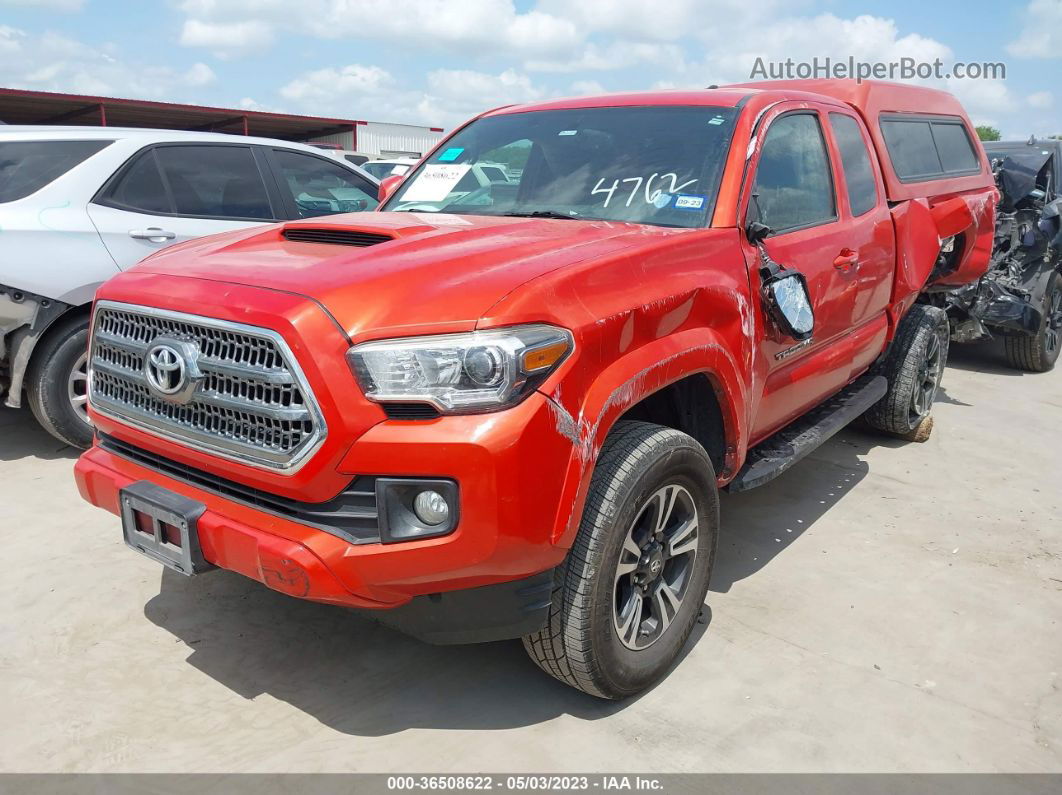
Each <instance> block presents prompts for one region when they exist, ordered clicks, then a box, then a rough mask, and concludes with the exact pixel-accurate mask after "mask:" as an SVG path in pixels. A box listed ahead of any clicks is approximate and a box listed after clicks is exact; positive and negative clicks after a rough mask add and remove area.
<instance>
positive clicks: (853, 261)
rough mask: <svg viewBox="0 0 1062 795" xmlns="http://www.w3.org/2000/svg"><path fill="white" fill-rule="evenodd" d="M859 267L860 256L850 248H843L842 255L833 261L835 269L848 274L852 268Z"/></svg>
mask: <svg viewBox="0 0 1062 795" xmlns="http://www.w3.org/2000/svg"><path fill="white" fill-rule="evenodd" d="M858 266H859V254H858V253H857V252H855V251H852V249H850V248H842V249H841V253H840V254H838V255H837V257H836V259H834V261H833V267H835V268H837V270H839V271H844V272H845V273H847V272H848V271H850V270H851V269H852V268H855V267H858Z"/></svg>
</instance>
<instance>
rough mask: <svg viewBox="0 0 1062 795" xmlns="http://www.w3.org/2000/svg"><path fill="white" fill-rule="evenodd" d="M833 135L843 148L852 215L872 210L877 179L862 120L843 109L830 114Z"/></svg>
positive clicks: (845, 176)
mask: <svg viewBox="0 0 1062 795" xmlns="http://www.w3.org/2000/svg"><path fill="white" fill-rule="evenodd" d="M830 126H831V127H832V128H833V137H834V138H836V139H837V148H838V149H839V150H840V152H841V165H842V166H844V181H845V184H846V185H847V186H848V203H849V204H850V205H851V207H852V215H855V216H859V215H863V213H867V212H870V210H872V209H873V208H874V207H875V205H877V203H878V189H877V182H876V180H875V179H874V169H873V168H872V166H871V164H870V152H868V151H867V145H866V141H864V140H863V134H862V132H860V129H859V122H857V121H856V120H855V119H853V118H852V117H851V116H845V115H844V114H843V113H831V114H830Z"/></svg>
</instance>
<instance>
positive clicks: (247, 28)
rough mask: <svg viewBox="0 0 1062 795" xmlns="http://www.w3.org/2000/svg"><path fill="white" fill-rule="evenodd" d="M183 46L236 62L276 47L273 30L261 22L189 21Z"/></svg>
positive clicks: (181, 39) (182, 39)
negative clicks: (257, 52)
mask: <svg viewBox="0 0 1062 795" xmlns="http://www.w3.org/2000/svg"><path fill="white" fill-rule="evenodd" d="M179 41H180V43H181V44H183V45H184V46H186V47H205V48H207V49H209V50H210V51H211V52H212V53H214V55H216V56H217V57H219V58H233V57H238V56H240V55H245V54H246V53H248V52H252V51H254V50H261V49H264V48H265V47H267V46H268V45H270V44H272V43H273V28H272V27H271V26H270V25H268V24H266V23H265V22H262V21H260V20H253V19H250V20H244V21H243V22H200V21H199V20H197V19H189V20H187V21H185V23H184V27H182V28H181V37H180V39H179Z"/></svg>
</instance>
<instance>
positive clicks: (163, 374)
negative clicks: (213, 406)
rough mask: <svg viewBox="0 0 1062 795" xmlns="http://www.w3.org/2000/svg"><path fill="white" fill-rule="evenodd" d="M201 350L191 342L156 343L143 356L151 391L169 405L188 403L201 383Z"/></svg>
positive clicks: (168, 341) (178, 340) (145, 376)
mask: <svg viewBox="0 0 1062 795" xmlns="http://www.w3.org/2000/svg"><path fill="white" fill-rule="evenodd" d="M198 358H199V348H198V346H197V345H196V344H195V343H194V342H191V341H187V340H180V339H166V338H162V339H155V340H154V341H153V342H152V344H150V345H149V346H148V350H147V355H145V356H144V371H143V372H144V379H145V380H146V381H147V386H148V389H149V390H151V392H152V393H153V394H154V395H155V396H156V397H159V398H161V399H163V400H165V401H167V402H170V403H187V402H188V401H189V400H191V399H192V394H193V393H194V392H195V390H196V387H197V386H198V385H199V382H200V380H202V374H201V373H200V372H199V368H198V367H197V360H198Z"/></svg>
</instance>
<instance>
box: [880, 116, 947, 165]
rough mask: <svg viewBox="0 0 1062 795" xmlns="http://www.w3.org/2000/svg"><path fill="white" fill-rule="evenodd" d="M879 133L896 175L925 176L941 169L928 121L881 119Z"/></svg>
mask: <svg viewBox="0 0 1062 795" xmlns="http://www.w3.org/2000/svg"><path fill="white" fill-rule="evenodd" d="M881 134H882V136H884V138H885V147H886V148H887V149H888V150H889V157H890V158H892V167H893V168H894V169H896V176H898V177H899V178H900V179H925V178H927V177H934V176H939V175H940V174H941V173H943V169H942V168H941V166H940V157H939V156H938V155H937V147H936V145H935V144H934V143H933V131H932V130H931V129H929V122H928V121H898V120H892V121H886V120H883V121H882V122H881Z"/></svg>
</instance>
